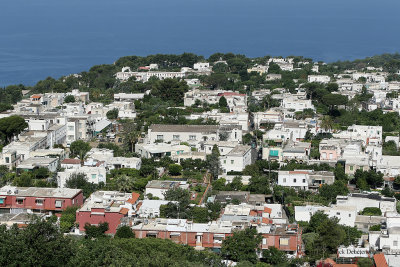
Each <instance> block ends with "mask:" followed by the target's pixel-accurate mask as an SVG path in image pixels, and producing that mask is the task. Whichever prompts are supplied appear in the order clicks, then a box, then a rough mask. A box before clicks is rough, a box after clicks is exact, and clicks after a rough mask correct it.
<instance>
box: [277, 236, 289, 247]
mask: <svg viewBox="0 0 400 267" xmlns="http://www.w3.org/2000/svg"><path fill="white" fill-rule="evenodd" d="M279 244H280V245H281V246H288V245H289V238H283V237H282V238H280V239H279Z"/></svg>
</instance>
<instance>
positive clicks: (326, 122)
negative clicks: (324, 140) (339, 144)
mask: <svg viewBox="0 0 400 267" xmlns="http://www.w3.org/2000/svg"><path fill="white" fill-rule="evenodd" d="M321 128H322V129H323V130H325V131H330V130H332V129H333V120H332V118H331V117H330V116H324V117H322V120H321Z"/></svg>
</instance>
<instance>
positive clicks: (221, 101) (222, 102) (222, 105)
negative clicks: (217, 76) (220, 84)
mask: <svg viewBox="0 0 400 267" xmlns="http://www.w3.org/2000/svg"><path fill="white" fill-rule="evenodd" d="M218 106H219V107H220V108H226V107H228V102H227V101H226V98H225V96H221V97H220V99H219V101H218Z"/></svg>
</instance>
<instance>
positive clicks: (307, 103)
mask: <svg viewBox="0 0 400 267" xmlns="http://www.w3.org/2000/svg"><path fill="white" fill-rule="evenodd" d="M282 107H283V108H284V109H292V110H294V111H295V112H297V111H304V110H305V109H312V110H315V108H314V105H313V104H312V102H311V100H310V99H300V98H299V97H297V96H288V97H285V98H284V99H283V101H282Z"/></svg>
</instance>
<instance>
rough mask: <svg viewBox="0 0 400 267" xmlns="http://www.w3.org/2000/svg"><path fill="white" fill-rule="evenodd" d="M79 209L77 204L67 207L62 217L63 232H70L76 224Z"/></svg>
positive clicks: (61, 227) (61, 229)
mask: <svg viewBox="0 0 400 267" xmlns="http://www.w3.org/2000/svg"><path fill="white" fill-rule="evenodd" d="M77 209H78V207H77V206H72V207H68V208H66V209H65V210H64V211H63V212H62V213H61V217H60V231H61V232H62V233H69V231H71V228H72V227H73V226H74V224H75V221H76V210H77Z"/></svg>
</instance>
